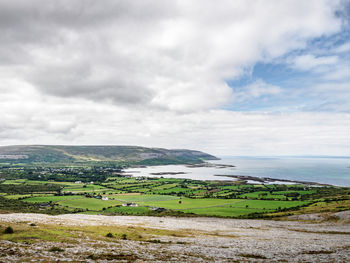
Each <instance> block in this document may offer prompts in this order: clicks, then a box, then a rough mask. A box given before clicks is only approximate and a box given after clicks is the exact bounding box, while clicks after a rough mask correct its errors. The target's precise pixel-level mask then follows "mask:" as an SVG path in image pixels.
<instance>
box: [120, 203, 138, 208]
mask: <svg viewBox="0 0 350 263" xmlns="http://www.w3.org/2000/svg"><path fill="white" fill-rule="evenodd" d="M122 206H130V207H138V206H139V205H138V204H135V203H124V204H122Z"/></svg>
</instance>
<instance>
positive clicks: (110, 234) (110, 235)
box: [106, 232, 114, 237]
mask: <svg viewBox="0 0 350 263" xmlns="http://www.w3.org/2000/svg"><path fill="white" fill-rule="evenodd" d="M106 237H114V235H113V234H112V233H111V232H109V233H108V234H107V235H106Z"/></svg>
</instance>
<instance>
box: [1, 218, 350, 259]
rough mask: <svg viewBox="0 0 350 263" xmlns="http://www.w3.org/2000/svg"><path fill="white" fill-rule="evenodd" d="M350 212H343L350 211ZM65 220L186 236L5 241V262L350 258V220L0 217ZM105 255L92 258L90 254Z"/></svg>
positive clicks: (60, 222) (69, 223) (5, 221)
mask: <svg viewBox="0 0 350 263" xmlns="http://www.w3.org/2000/svg"><path fill="white" fill-rule="evenodd" d="M345 214H348V212H347V213H345V212H344V213H342V214H340V216H344V215H345ZM15 222H17V223H20V222H26V223H35V224H37V225H40V224H54V225H58V226H59V225H64V226H112V225H114V226H141V227H143V228H146V229H147V228H155V229H167V230H175V231H176V230H178V231H184V230H186V232H188V233H190V234H189V235H188V236H186V237H176V236H159V237H157V238H158V239H160V240H161V241H162V242H164V243H159V244H157V243H148V242H143V241H131V240H118V241H117V242H116V241H114V242H107V241H98V240H89V239H86V238H85V239H84V238H82V239H79V242H78V243H77V244H74V245H72V244H66V245H65V247H64V248H65V251H64V252H61V253H54V252H49V251H48V248H50V247H52V246H54V245H55V244H54V243H52V242H40V243H39V244H38V243H35V244H19V243H13V242H9V241H0V249H1V251H0V262H26V261H28V262H56V261H57V260H60V262H68V261H73V262H95V261H97V262H123V261H124V262H174V261H177V262H350V224H347V223H337V222H328V223H306V222H300V221H271V220H235V219H220V218H204V217H200V218H172V217H141V216H101V215H80V214H69V215H60V216H49V215H43V214H0V223H2V224H10V223H15ZM91 254H94V255H100V257H99V259H93V258H92V259H91V256H90V258H89V255H91Z"/></svg>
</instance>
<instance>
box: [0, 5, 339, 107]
mask: <svg viewBox="0 0 350 263" xmlns="http://www.w3.org/2000/svg"><path fill="white" fill-rule="evenodd" d="M337 8H339V1H326V0H325V1H316V0H314V1H301V0H300V1H283V2H281V1H264V2H262V1H253V0H249V1H247V0H242V1H228V0H227V1H221V2H220V4H218V3H214V2H212V1H195V0H193V1H187V0H186V1H185V0H184V1H152V0H149V1H132V3H131V2H125V1H104V3H103V4H102V3H93V4H92V3H91V2H88V1H83V0H82V1H74V2H72V1H62V2H60V3H56V2H53V1H45V2H42V1H37V0H31V1H21V2H20V3H19V2H8V3H4V2H2V3H1V4H0V16H1V17H2V19H1V21H3V22H2V23H1V26H0V27H1V28H2V30H3V31H5V32H7V34H2V36H1V37H0V40H1V41H2V43H3V45H2V47H1V48H0V50H1V51H0V54H6V53H7V50H9V49H11V50H13V49H15V50H16V51H18V55H19V56H21V57H24V58H26V59H25V60H23V61H21V60H19V59H18V58H17V57H16V56H15V55H16V53H14V52H11V54H12V55H11V58H8V60H10V61H12V62H11V63H12V64H13V63H17V64H18V63H19V64H20V65H21V70H20V71H18V70H17V69H14V70H16V72H17V77H18V78H22V79H24V80H25V81H27V82H28V83H30V84H31V85H33V86H34V87H36V88H37V89H39V90H40V91H42V92H45V93H47V94H50V95H54V96H60V97H66V98H67V97H75V98H77V97H79V98H86V99H89V100H93V101H103V102H105V101H108V102H110V103H113V104H116V105H119V104H135V103H138V104H144V105H147V106H152V107H161V108H167V109H170V110H176V111H181V112H185V111H193V110H202V109H208V108H209V109H210V108H215V107H217V106H220V105H222V104H223V103H225V102H227V101H228V100H230V99H231V97H232V91H231V89H230V88H229V87H228V86H227V85H226V84H225V79H226V78H234V77H238V76H240V74H241V73H242V72H243V71H244V69H245V68H247V67H250V66H252V65H254V64H255V63H256V62H257V61H259V60H264V59H273V58H276V57H278V56H281V55H283V54H285V53H286V52H289V51H291V50H293V49H295V48H300V47H304V46H305V45H306V43H307V41H308V40H309V39H312V38H314V37H317V36H321V35H327V34H332V33H334V32H337V31H338V30H339V29H340V25H341V23H340V20H339V18H337V17H336V16H335V11H336V9H337ZM39 10H40V12H39ZM6 43H9V45H6ZM3 63H5V62H3ZM7 63H9V62H7Z"/></svg>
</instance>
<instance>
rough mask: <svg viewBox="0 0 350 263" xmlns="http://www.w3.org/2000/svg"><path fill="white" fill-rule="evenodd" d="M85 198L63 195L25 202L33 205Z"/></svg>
mask: <svg viewBox="0 0 350 263" xmlns="http://www.w3.org/2000/svg"><path fill="white" fill-rule="evenodd" d="M81 198H85V197H82V196H79V195H63V196H53V195H51V196H36V197H30V198H26V199H24V201H25V202H31V203H47V202H58V201H62V200H71V199H81Z"/></svg>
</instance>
